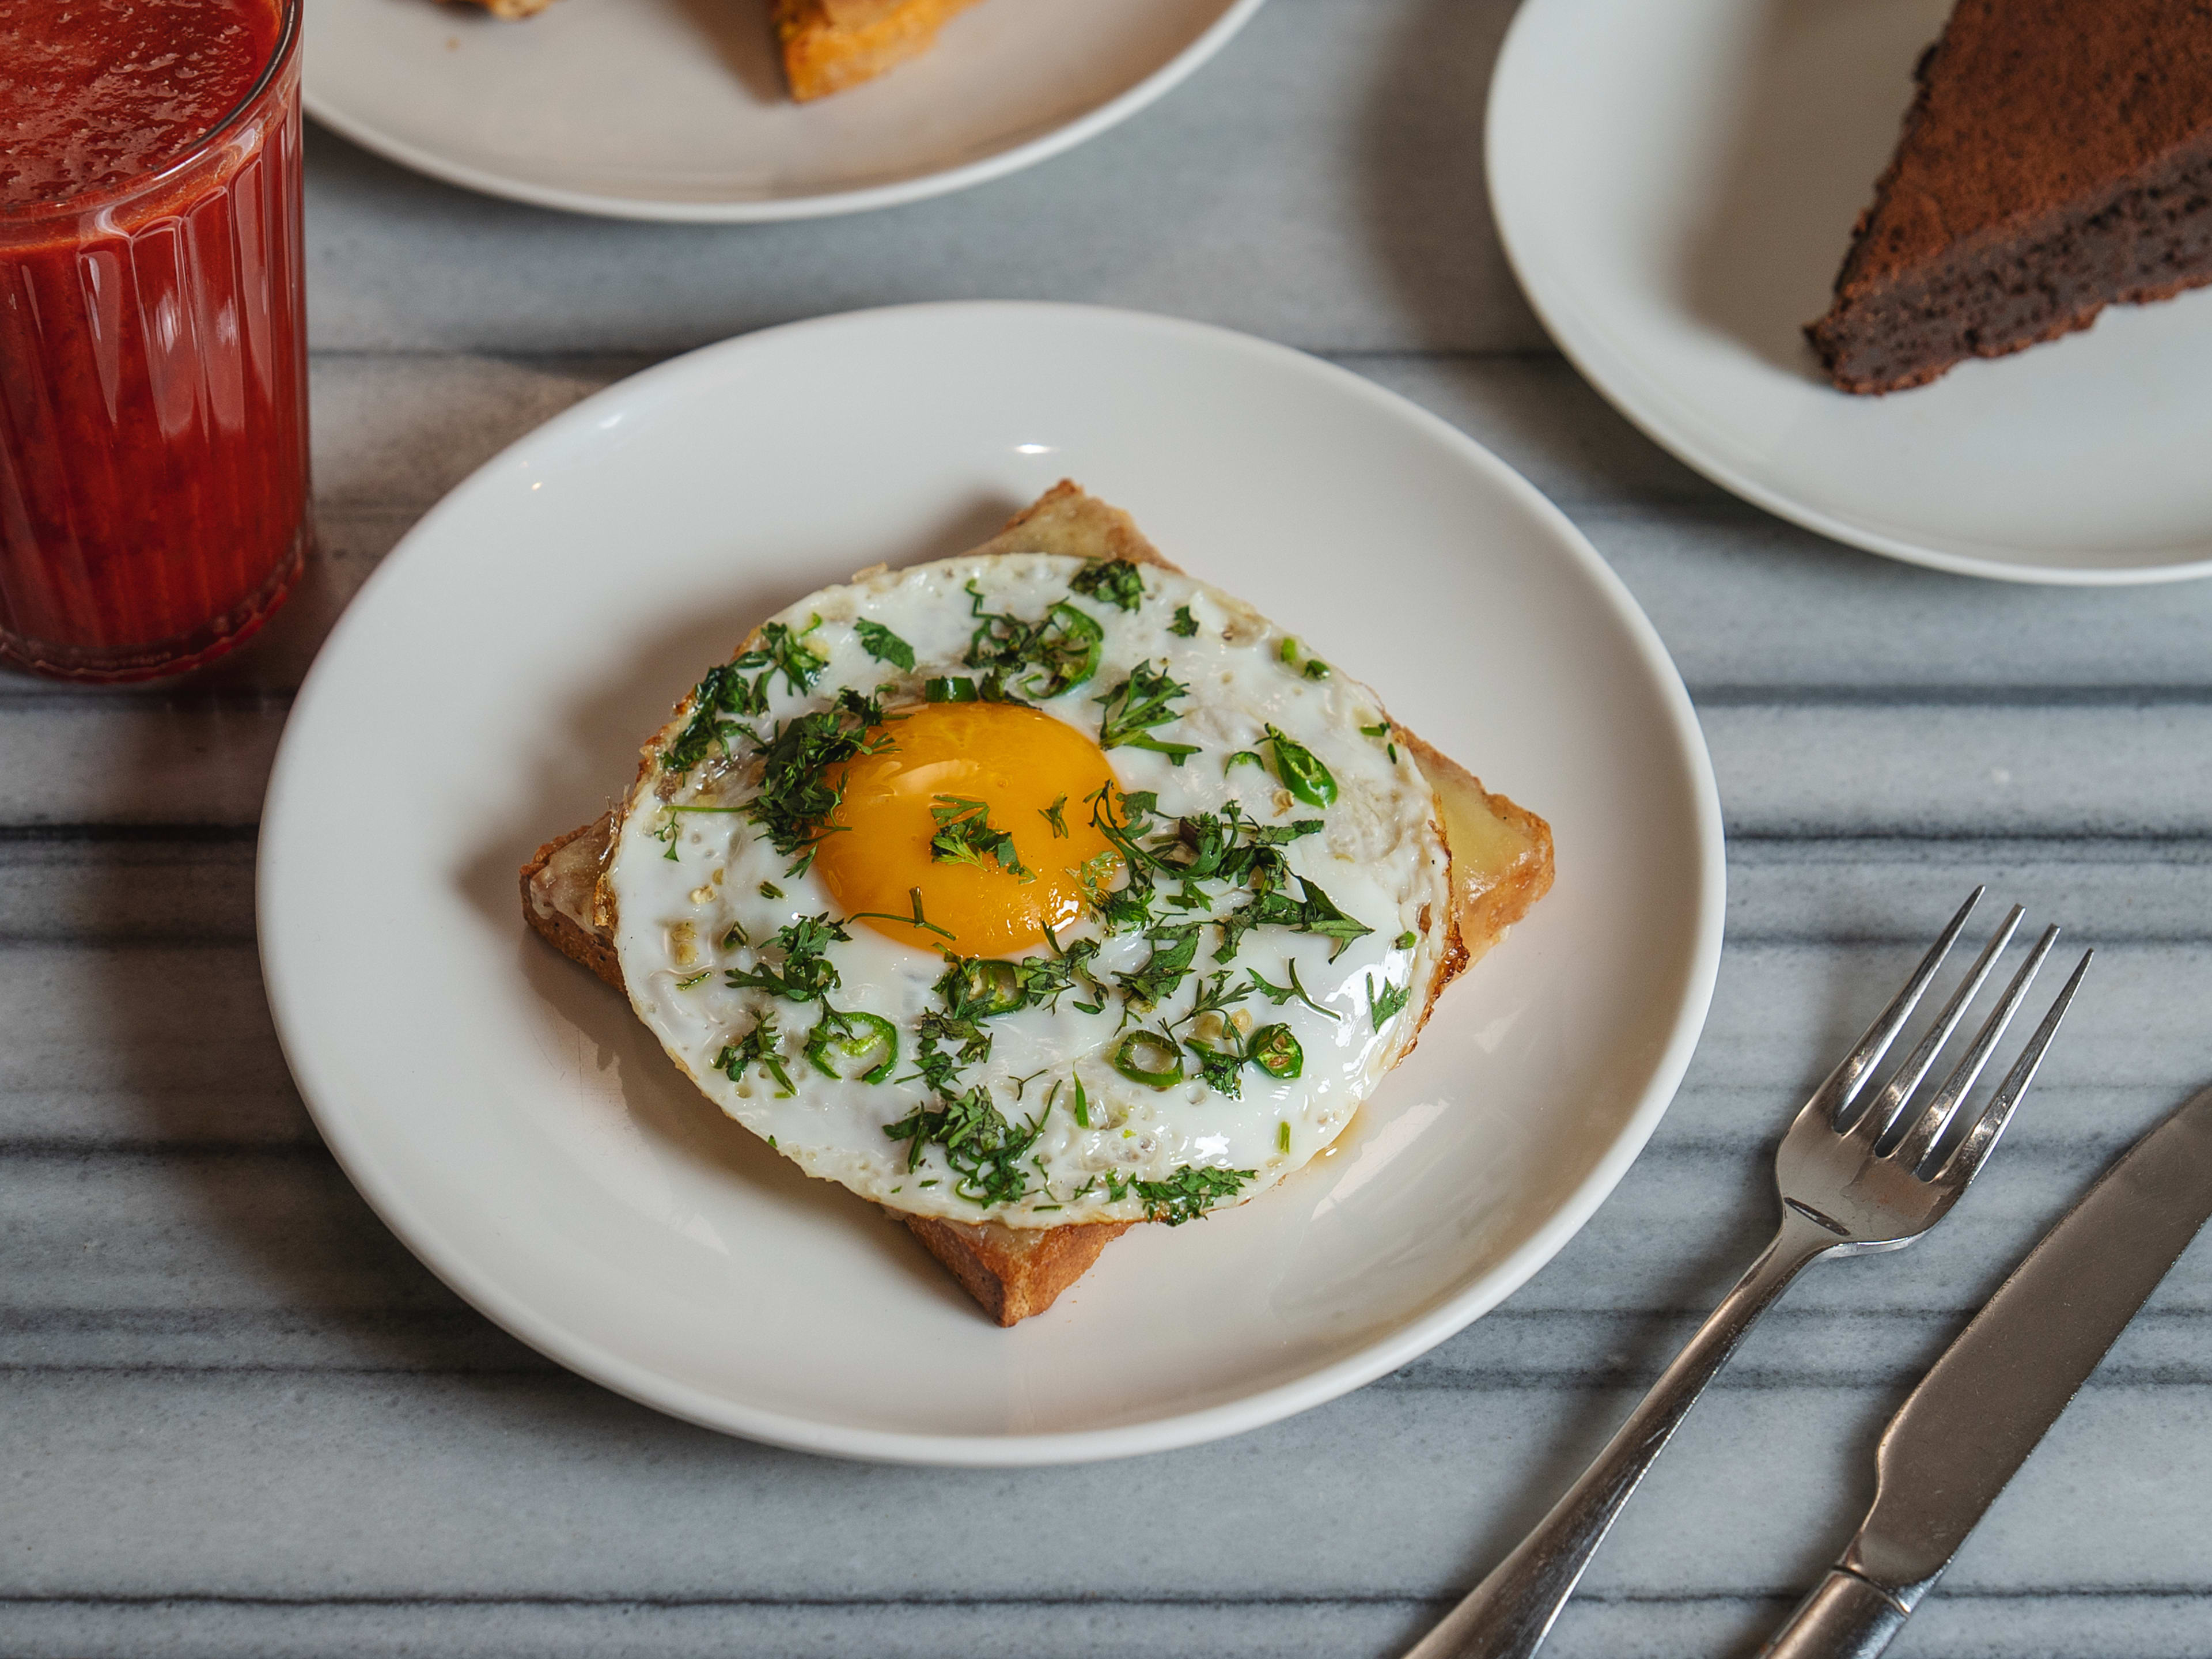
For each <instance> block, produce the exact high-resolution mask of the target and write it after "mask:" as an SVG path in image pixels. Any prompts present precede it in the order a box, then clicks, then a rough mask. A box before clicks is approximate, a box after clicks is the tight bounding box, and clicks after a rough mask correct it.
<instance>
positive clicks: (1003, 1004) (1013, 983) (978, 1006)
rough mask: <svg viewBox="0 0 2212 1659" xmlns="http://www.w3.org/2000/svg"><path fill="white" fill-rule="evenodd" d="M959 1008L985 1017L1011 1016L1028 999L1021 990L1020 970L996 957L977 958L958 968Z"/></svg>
mask: <svg viewBox="0 0 2212 1659" xmlns="http://www.w3.org/2000/svg"><path fill="white" fill-rule="evenodd" d="M960 1000H961V1003H962V1006H963V1007H965V1008H967V1009H969V1010H970V1011H972V1012H975V1013H977V1014H981V1015H982V1016H983V1017H984V1018H989V1017H990V1016H991V1015H993V1014H1011V1013H1012V1012H1014V1010H1015V1009H1017V1008H1019V1007H1020V1006H1022V1005H1023V1004H1024V1003H1025V1002H1027V1001H1028V1000H1029V998H1028V995H1027V994H1025V993H1024V991H1023V989H1022V970H1021V969H1018V968H1017V967H1016V966H1014V964H1013V963H1011V962H1002V961H1000V959H999V958H998V957H977V958H976V959H975V960H974V961H972V962H969V963H965V964H963V966H962V968H961V969H960Z"/></svg>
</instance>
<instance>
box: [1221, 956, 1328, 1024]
mask: <svg viewBox="0 0 2212 1659" xmlns="http://www.w3.org/2000/svg"><path fill="white" fill-rule="evenodd" d="M1283 965H1284V966H1285V968H1287V969H1290V974H1291V982H1290V983H1289V984H1288V985H1271V984H1269V983H1268V982H1267V981H1266V980H1264V979H1262V978H1261V977H1260V970H1259V969H1256V968H1247V969H1245V970H1244V971H1245V973H1246V975H1249V977H1250V979H1251V981H1252V987H1253V988H1254V989H1255V990H1256V991H1258V992H1259V994H1261V996H1263V997H1265V998H1267V1000H1268V1001H1270V1002H1272V1003H1273V1004H1274V1005H1275V1006H1277V1007H1278V1008H1279V1007H1281V1006H1283V1005H1284V1004H1285V1003H1286V1002H1288V1001H1289V1000H1291V998H1292V997H1296V998H1297V1000H1299V1001H1300V1002H1303V1003H1304V1004H1305V1006H1307V1007H1309V1008H1310V1009H1312V1010H1313V1011H1314V1012H1316V1013H1317V1014H1322V1015H1325V1016H1327V1017H1328V1018H1330V1019H1342V1018H1344V1016H1343V1015H1342V1014H1340V1013H1338V1012H1336V1011H1335V1010H1334V1008H1324V1007H1322V1006H1321V1004H1319V1003H1318V1002H1316V1001H1315V1000H1313V999H1312V998H1311V997H1310V996H1309V995H1307V994H1306V987H1304V986H1303V985H1301V984H1299V983H1298V964H1297V963H1295V962H1285V963H1284V964H1283Z"/></svg>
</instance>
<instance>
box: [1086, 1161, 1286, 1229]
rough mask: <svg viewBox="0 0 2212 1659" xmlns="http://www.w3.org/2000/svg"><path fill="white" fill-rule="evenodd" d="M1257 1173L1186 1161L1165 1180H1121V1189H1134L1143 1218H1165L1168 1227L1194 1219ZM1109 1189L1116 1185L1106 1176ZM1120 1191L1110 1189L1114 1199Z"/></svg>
mask: <svg viewBox="0 0 2212 1659" xmlns="http://www.w3.org/2000/svg"><path fill="white" fill-rule="evenodd" d="M1258 1173H1259V1171H1258V1170H1216V1169H1212V1168H1210V1167H1207V1166H1205V1165H1200V1164H1182V1165H1180V1166H1178V1167H1177V1169H1176V1172H1175V1173H1174V1174H1173V1175H1172V1176H1169V1177H1168V1179H1166V1180H1165V1181H1132V1182H1127V1183H1125V1184H1122V1191H1124V1192H1133V1193H1135V1194H1136V1195H1137V1196H1138V1198H1139V1199H1140V1200H1143V1202H1144V1206H1145V1218H1146V1220H1148V1221H1164V1222H1166V1223H1167V1225H1169V1226H1170V1227H1180V1226H1182V1224H1183V1223H1184V1222H1186V1221H1196V1220H1198V1219H1200V1218H1201V1217H1203V1216H1204V1215H1205V1214H1206V1212H1207V1211H1208V1210H1210V1209H1212V1207H1213V1206H1215V1205H1217V1204H1218V1203H1220V1202H1221V1201H1222V1200H1224V1199H1230V1198H1234V1197H1236V1196H1237V1194H1238V1193H1239V1192H1241V1191H1243V1188H1244V1183H1245V1182H1248V1181H1249V1180H1251V1179H1252V1178H1253V1177H1254V1176H1256V1175H1257V1174H1258ZM1106 1184H1107V1187H1108V1189H1109V1192H1111V1191H1112V1189H1113V1188H1115V1186H1116V1185H1117V1183H1116V1182H1115V1179H1114V1177H1113V1176H1110V1175H1109V1176H1107V1177H1106ZM1121 1195H1122V1193H1121V1192H1113V1196H1114V1197H1115V1198H1116V1199H1118V1198H1120V1197H1121Z"/></svg>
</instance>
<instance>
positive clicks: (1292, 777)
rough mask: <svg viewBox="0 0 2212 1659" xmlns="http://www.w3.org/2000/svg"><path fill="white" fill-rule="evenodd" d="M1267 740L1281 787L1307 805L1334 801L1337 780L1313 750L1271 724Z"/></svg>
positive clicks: (1323, 804) (1325, 803) (1329, 803)
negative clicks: (1273, 753) (1273, 756)
mask: <svg viewBox="0 0 2212 1659" xmlns="http://www.w3.org/2000/svg"><path fill="white" fill-rule="evenodd" d="M1267 742H1268V743H1269V744H1271V745H1272V746H1273V749H1274V751H1275V775H1276V776H1277V777H1279V778H1280V779H1282V781H1283V787H1284V788H1285V789H1287V790H1289V791H1290V792H1291V793H1292V794H1293V795H1296V796H1297V798H1298V799H1300V800H1302V801H1304V802H1305V804H1306V805H1309V806H1328V805H1332V804H1333V803H1334V801H1335V799H1336V780H1335V779H1334V778H1333V777H1331V776H1330V775H1329V771H1328V768H1327V767H1326V766H1323V765H1322V763H1321V762H1320V760H1319V759H1318V758H1316V756H1315V754H1314V751H1313V750H1310V749H1309V748H1307V747H1306V746H1305V744H1302V743H1300V742H1299V741H1298V740H1297V738H1291V737H1285V735H1284V734H1283V733H1282V732H1279V731H1278V730H1277V729H1276V728H1275V727H1273V726H1269V727H1268V728H1267Z"/></svg>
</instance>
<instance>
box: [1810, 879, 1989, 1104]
mask: <svg viewBox="0 0 2212 1659" xmlns="http://www.w3.org/2000/svg"><path fill="white" fill-rule="evenodd" d="M2024 915H2027V908H2026V907H2025V906H2022V905H2018V904H2015V905H2014V906H2013V907H2012V914H2011V915H2008V916H2007V917H2006V918H2005V919H2004V926H2002V927H2000V928H1998V929H1997V931H1996V934H1995V935H1994V936H1992V937H1991V939H1990V942H1989V943H1988V944H1987V945H1984V946H1983V947H1982V954H1981V955H1980V956H1979V957H1977V958H1976V959H1975V962H1974V966H1973V969H1972V972H1970V973H1969V974H1968V975H1966V979H1965V980H1964V981H1962V982H1961V983H1960V987H1959V988H1958V989H1957V990H1956V991H1954V992H1953V993H1952V994H1951V1000H1950V1001H1948V1002H1947V1003H1945V1004H1944V1005H1943V1012H1942V1013H1941V1014H1939V1015H1937V1016H1936V1024H1934V1025H1932V1026H1930V1027H1929V1030H1928V1034H1927V1036H1923V1037H1922V1038H1921V1039H1920V1041H1919V1042H1917V1043H1916V1044H1914V1045H1913V1049H1912V1052H1911V1054H1907V1055H1906V1056H1905V1063H1904V1064H1903V1065H1901V1066H1899V1067H1898V1068H1897V1069H1896V1070H1895V1071H1894V1072H1893V1073H1890V1078H1889V1081H1888V1082H1887V1083H1885V1084H1884V1085H1882V1089H1881V1093H1880V1094H1879V1095H1876V1096H1875V1099H1874V1103H1873V1104H1872V1105H1871V1106H1869V1107H1868V1108H1867V1109H1866V1110H1865V1111H1863V1112H1862V1113H1861V1114H1860V1115H1859V1117H1858V1121H1857V1122H1856V1123H1854V1124H1853V1125H1852V1126H1851V1128H1850V1133H1853V1134H1856V1135H1858V1136H1861V1137H1862V1138H1863V1139H1867V1140H1869V1141H1874V1142H1877V1143H1878V1142H1879V1141H1880V1140H1881V1139H1882V1137H1884V1136H1885V1135H1887V1134H1888V1133H1889V1132H1890V1130H1891V1128H1892V1127H1893V1126H1894V1125H1895V1124H1896V1122H1897V1120H1898V1118H1899V1116H1900V1115H1902V1114H1903V1112H1904V1110H1905V1102H1907V1101H1909V1100H1911V1098H1912V1094H1913V1091H1915V1090H1916V1089H1917V1088H1919V1086H1920V1085H1921V1082H1922V1080H1923V1079H1925V1078H1926V1077H1927V1075H1928V1069H1929V1067H1930V1066H1933V1065H1935V1063H1936V1055H1938V1054H1942V1052H1943V1045H1944V1044H1945V1043H1947V1042H1949V1041H1950V1040H1951V1033H1952V1032H1954V1031H1955V1030H1958V1029H1959V1022H1960V1020H1962V1019H1964V1018H1966V1010H1967V1008H1968V1006H1971V1005H1972V1002H1973V1000H1974V999H1975V998H1976V997H1978V996H1979V995H1981V994H1982V986H1983V984H1984V981H1987V980H1988V978H1989V976H1990V969H1992V968H1994V967H1996V961H1997V958H1998V957H2001V956H2002V955H2003V954H2004V949H2005V946H2007V945H2009V944H2011V943H2012V936H2013V932H2014V930H2015V929H2016V928H2017V927H2019V926H2020V919H2021V917H2022V916H2024Z"/></svg>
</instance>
